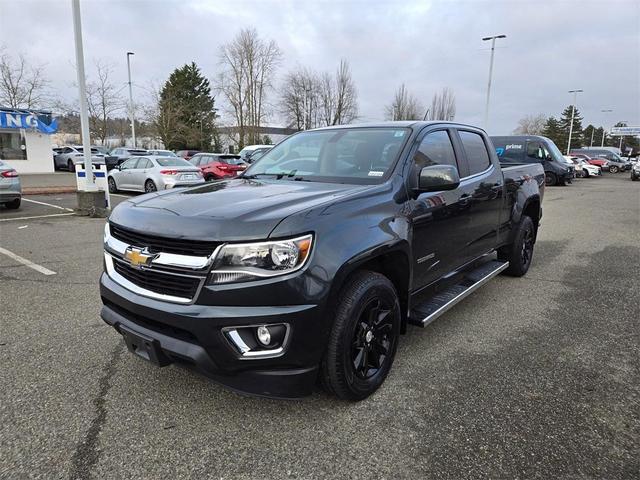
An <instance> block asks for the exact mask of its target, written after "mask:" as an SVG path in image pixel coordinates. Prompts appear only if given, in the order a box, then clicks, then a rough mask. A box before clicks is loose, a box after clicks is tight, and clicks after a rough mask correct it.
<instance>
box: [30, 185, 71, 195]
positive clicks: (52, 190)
mask: <svg viewBox="0 0 640 480" xmlns="http://www.w3.org/2000/svg"><path fill="white" fill-rule="evenodd" d="M77 190H78V189H77V188H76V187H23V188H22V194H23V195H51V194H56V193H75V192H77Z"/></svg>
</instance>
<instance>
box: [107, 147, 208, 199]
mask: <svg viewBox="0 0 640 480" xmlns="http://www.w3.org/2000/svg"><path fill="white" fill-rule="evenodd" d="M107 182H108V183H109V192H111V193H116V192H118V190H130V191H134V192H155V191H156V190H165V189H167V188H176V187H188V186H192V185H198V184H200V183H204V178H203V176H202V172H200V169H199V168H197V167H194V166H193V165H191V164H190V163H189V162H187V161H186V160H183V159H182V158H178V157H155V156H151V155H148V156H145V157H132V158H129V159H128V160H125V161H124V162H122V164H120V165H119V166H118V167H117V168H115V169H113V170H110V171H109V175H108V179H107Z"/></svg>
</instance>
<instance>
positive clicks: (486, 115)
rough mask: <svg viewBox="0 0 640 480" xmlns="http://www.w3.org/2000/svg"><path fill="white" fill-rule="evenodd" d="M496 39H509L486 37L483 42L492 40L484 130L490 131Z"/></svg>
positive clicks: (496, 36)
mask: <svg viewBox="0 0 640 480" xmlns="http://www.w3.org/2000/svg"><path fill="white" fill-rule="evenodd" d="M496 38H507V36H506V35H494V36H492V37H484V38H483V39H482V41H483V42H486V41H487V40H491V60H489V84H488V85H487V104H486V105H485V107H484V128H485V130H489V98H490V96H491V76H492V75H493V53H494V51H495V49H496Z"/></svg>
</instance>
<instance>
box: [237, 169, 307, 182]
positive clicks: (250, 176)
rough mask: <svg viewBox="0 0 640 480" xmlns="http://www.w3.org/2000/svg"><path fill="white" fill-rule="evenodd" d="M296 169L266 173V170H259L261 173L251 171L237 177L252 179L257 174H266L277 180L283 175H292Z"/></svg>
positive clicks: (257, 175)
mask: <svg viewBox="0 0 640 480" xmlns="http://www.w3.org/2000/svg"><path fill="white" fill-rule="evenodd" d="M296 172H297V170H291V171H290V172H277V173H267V172H261V173H252V174H251V175H239V176H238V178H248V179H252V178H258V177H259V176H267V177H276V179H277V180H280V179H282V178H284V177H289V178H291V177H293V176H294V175H295V174H296Z"/></svg>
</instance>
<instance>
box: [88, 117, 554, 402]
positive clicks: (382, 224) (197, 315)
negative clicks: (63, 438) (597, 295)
mask: <svg viewBox="0 0 640 480" xmlns="http://www.w3.org/2000/svg"><path fill="white" fill-rule="evenodd" d="M543 193H544V170H543V167H542V165H540V164H539V163H537V164H524V163H523V164H513V163H511V164H510V166H509V167H506V168H502V167H501V166H500V163H499V160H498V157H497V155H496V152H495V148H494V146H493V145H492V143H491V140H490V139H489V137H488V136H487V134H486V133H485V132H484V131H483V130H481V129H478V128H475V127H472V126H467V125H462V124H457V123H450V122H390V123H382V124H376V125H363V126H337V127H328V128H321V129H317V130H310V131H305V132H301V133H298V134H295V135H292V136H291V137H289V138H287V139H286V140H284V141H283V142H281V143H280V144H278V145H277V146H275V147H274V148H273V149H272V150H270V151H269V152H267V153H266V154H265V155H264V156H263V157H262V158H261V159H260V160H259V161H258V162H256V163H254V164H253V165H251V166H250V167H249V168H248V169H247V170H246V172H245V173H243V174H242V175H241V176H239V177H237V178H233V179H225V180H220V181H216V182H212V183H209V184H206V185H203V186H200V187H193V188H188V189H182V190H176V191H173V190H171V191H163V192H155V193H151V194H147V195H143V196H139V197H135V198H131V199H129V200H127V201H125V202H123V203H121V204H120V205H118V206H117V207H116V208H115V209H114V210H113V212H112V213H111V216H110V218H109V221H108V223H107V224H106V225H105V232H104V264H105V272H104V273H103V275H102V276H101V280H100V291H101V296H102V300H103V304H104V305H103V308H102V312H101V315H102V318H103V319H104V321H105V322H106V323H108V324H109V325H111V326H113V327H114V328H115V329H116V330H117V331H118V333H120V334H121V335H122V336H123V337H124V340H125V342H126V345H127V346H128V348H129V350H130V351H131V352H133V353H134V354H136V355H138V356H140V357H142V358H144V359H146V360H149V361H151V362H153V363H155V364H156V365H159V366H164V365H168V364H171V363H176V364H181V365H185V366H188V367H191V368H194V369H196V370H198V371H200V372H202V373H204V374H205V375H207V376H209V377H210V378H212V379H214V380H216V381H218V382H220V383H222V384H224V385H226V386H228V387H230V388H232V389H235V390H238V391H242V392H246V393H250V394H255V395H264V396H274V397H286V398H294V397H300V396H303V395H306V394H309V393H310V392H311V391H312V389H313V387H314V385H315V384H316V382H317V381H318V380H320V382H321V383H322V384H323V385H324V387H325V388H326V389H327V390H328V391H329V392H331V393H333V394H335V395H337V396H338V397H340V398H343V399H348V400H361V399H363V398H366V397H367V396H369V395H370V394H372V393H373V392H374V391H375V390H376V389H377V388H378V387H379V386H380V385H381V384H382V383H383V381H384V380H385V378H386V376H387V374H388V372H389V370H390V368H391V366H392V363H393V360H394V356H395V353H396V348H397V346H398V341H399V338H400V334H402V333H406V330H407V324H409V323H412V324H417V325H420V326H425V325H427V324H428V323H429V322H431V321H433V320H434V319H435V318H437V317H438V316H439V315H441V314H442V313H443V312H444V311H446V310H447V309H449V308H450V307H451V306H453V305H454V304H455V303H457V302H458V301H460V300H461V299H463V298H464V297H466V296H467V295H469V294H470V293H471V292H473V291H474V290H475V289H477V288H478V287H479V286H481V285H482V284H484V283H485V282H486V281H487V280H489V279H491V278H492V277H494V276H495V275H497V274H498V273H500V272H502V271H504V272H505V273H507V274H510V275H513V276H521V275H524V274H525V273H526V272H527V270H528V268H529V266H530V264H531V260H532V255H533V248H534V243H535V240H536V235H537V232H538V227H539V225H540V219H541V216H542V207H541V202H542V197H543Z"/></svg>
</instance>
